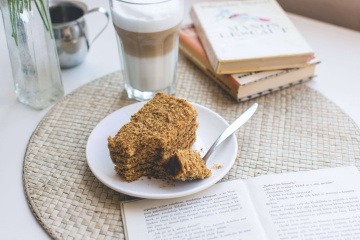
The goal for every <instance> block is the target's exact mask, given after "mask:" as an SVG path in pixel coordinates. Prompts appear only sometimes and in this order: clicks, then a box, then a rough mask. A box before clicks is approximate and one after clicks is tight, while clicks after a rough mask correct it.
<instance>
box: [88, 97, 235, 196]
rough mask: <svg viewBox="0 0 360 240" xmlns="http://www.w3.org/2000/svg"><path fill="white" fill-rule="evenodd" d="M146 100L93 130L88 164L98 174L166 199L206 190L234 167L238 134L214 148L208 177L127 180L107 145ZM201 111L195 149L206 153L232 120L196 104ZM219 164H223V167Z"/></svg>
mask: <svg viewBox="0 0 360 240" xmlns="http://www.w3.org/2000/svg"><path fill="white" fill-rule="evenodd" d="M143 105H144V102H139V103H135V104H132V105H129V106H126V107H123V108H121V109H119V110H117V111H115V112H113V113H111V114H110V115H109V116H107V117H105V118H104V119H103V120H102V121H101V122H100V123H99V124H98V125H97V126H96V127H95V128H94V130H93V131H92V133H91V134H90V136H89V139H88V142H87V146H86V157H87V162H88V165H89V167H90V169H91V171H92V172H93V173H94V175H95V176H96V177H97V178H98V179H99V180H100V181H101V182H102V183H104V184H105V185H106V186H108V187H110V188H112V189H114V190H115V191H118V192H121V193H124V194H127V195H130V196H134V197H140V198H153V199H166V198H176V197H182V196H186V195H190V194H193V193H196V192H199V191H201V190H204V189H206V188H208V187H210V186H212V185H213V184H215V183H216V182H218V181H219V180H220V179H221V178H222V177H224V176H225V174H226V173H227V172H228V171H229V170H230V168H231V167H232V165H233V164H234V161H235V158H236V155H237V148H238V144H237V140H236V137H235V135H232V136H230V137H229V138H228V139H226V140H225V141H224V142H223V143H222V144H221V145H220V146H218V148H217V149H216V150H215V151H214V153H213V154H212V155H211V157H210V158H209V160H208V162H207V164H206V165H207V167H208V168H209V169H211V172H212V174H211V176H210V177H209V178H207V179H204V180H196V181H189V182H174V183H168V182H166V181H163V180H159V179H154V178H152V179H149V178H147V177H142V178H140V179H139V180H137V181H133V182H130V183H129V182H126V181H124V180H122V179H121V178H120V176H119V175H117V174H116V172H115V170H114V165H113V163H112V161H111V159H110V155H109V150H108V148H107V138H108V137H109V136H112V137H113V136H114V135H115V134H116V133H117V131H118V130H119V129H120V128H121V127H122V126H123V125H124V124H125V123H127V122H129V121H130V117H131V115H133V114H134V113H136V112H137V111H138V110H139V109H140V108H141V107H142V106H143ZM193 106H194V107H195V108H196V110H197V111H198V117H197V121H198V123H199V128H198V129H197V132H196V134H197V137H196V138H197V140H196V142H195V144H194V145H193V149H196V150H199V151H200V152H201V154H202V155H205V153H206V152H207V150H208V149H209V148H210V147H211V145H212V143H213V142H214V141H215V140H216V138H217V137H218V136H219V135H220V134H221V133H222V131H223V130H224V129H225V128H226V127H227V126H228V123H227V122H226V121H225V120H224V119H223V118H222V117H221V116H220V115H218V114H217V113H215V112H213V111H211V110H210V109H208V108H205V107H203V106H200V105H198V104H193ZM218 166H221V167H220V168H219V167H218Z"/></svg>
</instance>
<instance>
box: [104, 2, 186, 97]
mask: <svg viewBox="0 0 360 240" xmlns="http://www.w3.org/2000/svg"><path fill="white" fill-rule="evenodd" d="M110 7H111V13H112V19H113V24H114V27H115V30H116V33H117V35H118V43H119V45H118V46H119V51H120V57H121V63H122V66H123V70H124V71H123V73H124V74H123V76H124V81H125V89H126V91H127V94H128V96H129V97H130V98H133V99H137V100H140V101H142V100H148V99H150V98H152V97H153V96H154V95H155V93H156V92H164V93H167V94H173V93H174V91H175V90H174V87H175V86H174V84H175V74H176V65H177V59H178V44H179V35H178V34H179V26H180V23H181V21H182V19H183V12H184V3H183V0H124V1H122V0H110Z"/></svg>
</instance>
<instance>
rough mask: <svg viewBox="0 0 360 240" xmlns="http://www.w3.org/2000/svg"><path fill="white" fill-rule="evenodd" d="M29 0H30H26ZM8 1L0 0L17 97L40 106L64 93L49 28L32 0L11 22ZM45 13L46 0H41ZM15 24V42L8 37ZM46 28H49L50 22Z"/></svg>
mask: <svg viewBox="0 0 360 240" xmlns="http://www.w3.org/2000/svg"><path fill="white" fill-rule="evenodd" d="M30 1H31V0H30ZM8 3H9V2H8V1H0V9H1V12H2V17H3V23H4V28H5V35H6V40H7V45H8V49H9V56H10V61H11V67H12V74H13V80H14V85H15V93H16V96H17V99H18V100H19V101H20V102H22V103H24V104H26V105H29V106H31V107H32V108H34V109H39V110H40V109H44V108H46V107H48V106H50V105H51V104H53V103H55V102H56V101H58V100H59V99H61V98H62V97H63V96H64V88H63V85H62V80H61V71H60V65H59V60H58V56H57V52H56V45H55V41H54V38H53V37H52V32H51V33H50V32H49V31H47V30H46V28H45V25H44V23H43V20H42V18H41V16H40V14H39V12H38V10H37V7H36V5H35V3H34V1H31V10H30V11H29V10H26V9H24V11H23V13H21V14H19V15H18V16H16V15H15V17H16V21H15V22H16V24H14V25H13V24H12V21H11V19H10V11H9V5H8ZM43 3H44V9H45V10H44V11H45V12H46V14H47V16H49V8H48V1H47V0H43ZM13 27H16V32H17V36H18V40H17V43H16V41H15V39H14V38H13V37H12V33H13ZM50 31H52V28H51V25H50Z"/></svg>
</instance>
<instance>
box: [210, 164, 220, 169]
mask: <svg viewBox="0 0 360 240" xmlns="http://www.w3.org/2000/svg"><path fill="white" fill-rule="evenodd" d="M211 168H212V169H221V168H223V165H221V164H214V165H213V166H212V167H211Z"/></svg>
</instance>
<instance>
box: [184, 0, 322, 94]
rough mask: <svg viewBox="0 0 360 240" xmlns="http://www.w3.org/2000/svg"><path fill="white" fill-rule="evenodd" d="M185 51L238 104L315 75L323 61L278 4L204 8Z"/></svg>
mask: <svg viewBox="0 0 360 240" xmlns="http://www.w3.org/2000/svg"><path fill="white" fill-rule="evenodd" d="M190 16H191V18H192V20H193V24H188V25H184V26H182V28H181V31H180V51H181V52H182V53H183V54H184V55H185V56H187V57H188V58H189V59H190V60H191V61H192V62H193V63H194V64H195V65H196V66H198V67H199V68H200V69H201V70H202V71H203V72H204V73H205V74H207V75H208V76H209V77H210V78H211V79H213V80H214V81H215V82H216V83H218V84H219V85H220V87H222V88H223V89H224V90H225V91H227V92H228V93H229V94H230V95H231V96H232V97H234V98H235V99H236V100H237V101H245V100H248V99H251V98H254V97H258V96H261V95H264V94H267V93H270V92H273V91H276V90H279V89H282V88H286V87H289V86H292V85H294V84H297V83H301V82H304V81H308V80H310V79H311V78H312V77H313V76H314V75H315V67H316V65H317V64H318V63H319V60H318V59H316V58H315V57H314V52H313V51H312V49H311V48H310V47H309V45H308V44H307V42H306V41H305V40H304V38H303V37H302V36H301V35H300V33H299V32H298V31H297V29H296V27H295V26H294V25H293V24H292V22H291V21H290V19H289V18H288V17H287V15H286V13H285V12H284V10H283V9H282V8H281V7H280V5H279V4H278V3H277V2H276V1H275V0H241V1H220V2H201V3H197V4H194V5H193V6H192V9H191V12H190Z"/></svg>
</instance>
